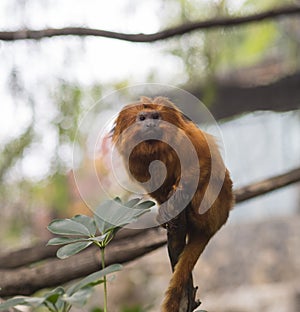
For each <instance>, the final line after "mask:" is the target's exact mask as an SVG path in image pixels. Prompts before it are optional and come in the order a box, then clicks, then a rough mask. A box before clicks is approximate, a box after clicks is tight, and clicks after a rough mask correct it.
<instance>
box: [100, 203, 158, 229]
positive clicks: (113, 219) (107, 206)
mask: <svg viewBox="0 0 300 312" xmlns="http://www.w3.org/2000/svg"><path fill="white" fill-rule="evenodd" d="M144 203H145V204H143V203H141V204H140V205H139V207H147V208H148V207H149V206H150V202H149V201H147V202H144ZM151 203H152V202H151ZM153 204H154V203H153ZM153 204H151V206H153ZM148 211H149V209H145V208H143V209H140V208H135V207H133V208H129V207H126V206H125V205H121V204H119V203H117V202H116V201H112V200H110V201H105V202H104V203H102V204H101V205H100V206H99V207H98V208H96V210H95V214H94V219H95V221H96V225H97V227H98V229H99V231H100V232H101V233H102V234H104V233H106V232H108V231H111V230H112V229H115V228H120V227H123V226H125V225H127V224H129V223H131V222H133V221H135V220H136V219H137V218H138V217H139V216H141V215H142V214H144V213H146V212H148Z"/></svg>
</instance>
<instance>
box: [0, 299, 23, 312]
mask: <svg viewBox="0 0 300 312" xmlns="http://www.w3.org/2000/svg"><path fill="white" fill-rule="evenodd" d="M25 302H26V297H14V298H11V299H8V300H7V301H5V302H3V303H0V311H3V310H7V309H9V308H12V307H15V306H16V305H27V304H26V303H25Z"/></svg>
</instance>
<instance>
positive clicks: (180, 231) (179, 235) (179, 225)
mask: <svg viewBox="0 0 300 312" xmlns="http://www.w3.org/2000/svg"><path fill="white" fill-rule="evenodd" d="M166 228H167V237H168V253H169V258H170V262H171V266H172V271H174V267H175V265H176V263H177V262H178V258H179V256H180V254H181V253H182V251H183V249H184V247H185V245H186V215H185V210H184V211H182V212H181V213H180V214H179V215H178V216H177V217H176V218H174V219H173V220H171V221H170V222H168V223H167V225H166Z"/></svg>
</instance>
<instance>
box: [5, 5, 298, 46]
mask: <svg viewBox="0 0 300 312" xmlns="http://www.w3.org/2000/svg"><path fill="white" fill-rule="evenodd" d="M296 14H300V6H298V5H294V6H286V7H281V8H276V9H271V10H268V11H265V12H261V13H255V14H251V15H247V16H239V17H219V18H214V19H209V20H206V21H197V22H190V23H187V24H183V25H179V26H176V27H172V28H168V29H165V30H163V31H159V32H156V33H153V34H126V33H119V32H114V31H107V30H101V29H93V28H83V27H66V28H60V29H58V28H48V29H43V30H30V29H23V30H18V31H2V32H0V40H3V41H16V40H24V39H33V40H39V39H42V38H46V37H48V38H49V37H55V36H68V35H72V36H80V37H82V36H83V37H84V36H96V37H105V38H112V39H119V40H125V41H130V42H154V41H158V40H163V39H167V38H170V37H174V36H179V35H183V34H185V33H189V32H192V31H194V30H200V29H211V28H217V27H231V26H236V25H243V24H248V23H252V22H261V21H264V20H268V19H274V18H278V17H281V16H292V15H296Z"/></svg>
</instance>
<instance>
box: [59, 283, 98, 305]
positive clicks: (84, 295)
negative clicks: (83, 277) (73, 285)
mask: <svg viewBox="0 0 300 312" xmlns="http://www.w3.org/2000/svg"><path fill="white" fill-rule="evenodd" d="M92 292H93V288H92V287H86V288H83V289H80V290H78V291H76V292H75V293H74V294H72V295H71V296H68V295H65V296H64V297H63V298H62V300H63V301H66V302H68V303H70V304H72V305H75V306H77V307H83V306H84V305H85V304H86V302H87V300H88V298H89V297H90V296H91V294H92Z"/></svg>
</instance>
